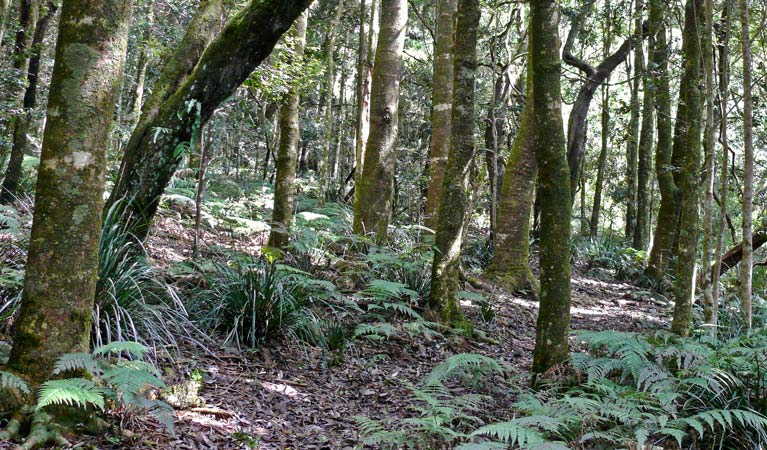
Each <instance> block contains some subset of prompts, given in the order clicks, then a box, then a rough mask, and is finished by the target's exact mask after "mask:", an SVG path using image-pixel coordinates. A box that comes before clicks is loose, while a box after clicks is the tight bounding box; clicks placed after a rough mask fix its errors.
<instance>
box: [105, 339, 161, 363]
mask: <svg viewBox="0 0 767 450" xmlns="http://www.w3.org/2000/svg"><path fill="white" fill-rule="evenodd" d="M148 351H149V348H147V347H146V346H145V345H143V344H139V343H138V342H133V341H114V342H110V343H109V344H106V345H102V346H101V347H97V348H95V349H94V350H93V354H94V355H107V354H109V353H117V354H119V353H123V352H125V353H129V354H130V355H133V356H134V357H136V358H139V359H141V358H143V357H144V355H145V354H146V353H147V352H148Z"/></svg>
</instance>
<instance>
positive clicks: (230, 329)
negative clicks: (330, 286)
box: [194, 257, 317, 348]
mask: <svg viewBox="0 0 767 450" xmlns="http://www.w3.org/2000/svg"><path fill="white" fill-rule="evenodd" d="M298 278H300V277H299V276H298V274H297V272H296V271H287V270H281V266H280V265H278V264H275V263H273V262H269V261H268V260H267V259H265V258H259V259H256V258H252V257H247V258H241V259H233V260H230V261H229V262H228V263H222V264H217V265H216V266H215V268H214V270H213V272H212V273H210V274H209V275H208V286H209V288H208V289H205V290H202V291H200V292H198V293H197V294H196V295H195V298H194V311H195V314H196V315H197V316H198V318H199V320H200V322H201V323H202V325H203V326H204V327H205V328H206V329H210V330H213V331H216V332H221V333H223V335H224V336H225V339H226V341H227V342H228V343H230V344H233V345H236V346H238V347H249V348H254V347H258V346H259V345H261V344H262V343H263V342H265V341H266V340H268V339H270V338H274V337H276V336H278V335H282V334H292V335H294V336H297V335H296V333H299V334H301V333H304V331H297V330H301V329H305V328H306V327H307V326H309V324H310V323H312V322H315V321H316V320H317V319H316V317H315V316H314V314H313V313H312V312H311V310H310V309H309V308H308V307H307V306H308V304H307V301H308V299H307V298H306V297H299V296H296V295H295V292H296V288H297V286H298V285H299V282H297V281H296V280H297V279H298ZM308 333H309V332H306V333H305V334H304V335H307V334H308Z"/></svg>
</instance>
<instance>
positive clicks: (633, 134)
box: [626, 0, 642, 240]
mask: <svg viewBox="0 0 767 450" xmlns="http://www.w3.org/2000/svg"><path fill="white" fill-rule="evenodd" d="M634 15H635V16H636V17H637V18H636V20H635V22H634V27H635V29H636V30H635V31H637V32H639V31H641V28H639V27H641V23H642V19H641V17H642V0H636V7H635V9H634ZM637 56H638V55H637V54H636V53H635V54H634V65H633V66H632V67H631V69H633V71H631V70H627V71H626V72H627V74H628V76H629V89H630V90H631V100H630V103H629V111H630V112H629V123H628V135H627V139H626V239H627V240H631V239H633V237H634V229H635V228H636V220H637V218H636V217H637V211H636V210H637V172H638V165H639V77H640V76H641V72H640V71H639V61H638V59H637ZM632 77H633V80H632Z"/></svg>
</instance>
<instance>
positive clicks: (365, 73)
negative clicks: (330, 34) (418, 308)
mask: <svg viewBox="0 0 767 450" xmlns="http://www.w3.org/2000/svg"><path fill="white" fill-rule="evenodd" d="M378 6H379V2H378V0H371V2H370V17H369V19H368V20H367V21H366V22H367V23H368V24H369V26H368V29H367V33H365V34H366V36H365V37H366V39H367V42H366V44H365V62H364V67H362V68H361V69H362V70H361V73H360V74H359V75H358V80H357V83H358V88H357V89H358V91H359V95H360V97H359V99H358V110H357V124H356V125H357V126H356V128H357V139H356V143H355V151H354V159H355V169H354V185H355V191H354V193H355V198H356V194H357V190H356V185H357V183H359V180H360V178H361V177H362V171H363V169H364V167H363V166H364V164H365V148H367V143H368V136H369V135H370V85H371V84H372V82H373V64H374V62H375V53H376V48H377V45H378V10H379V7H378Z"/></svg>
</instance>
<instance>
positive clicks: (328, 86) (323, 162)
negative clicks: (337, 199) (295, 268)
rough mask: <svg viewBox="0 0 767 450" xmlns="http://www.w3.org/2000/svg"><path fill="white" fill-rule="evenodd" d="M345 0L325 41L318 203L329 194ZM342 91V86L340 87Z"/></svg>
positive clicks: (332, 21)
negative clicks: (339, 32) (338, 40)
mask: <svg viewBox="0 0 767 450" xmlns="http://www.w3.org/2000/svg"><path fill="white" fill-rule="evenodd" d="M345 3H346V1H345V0H338V5H337V6H336V10H335V14H334V15H333V20H331V22H330V25H329V28H328V31H327V37H326V39H325V58H326V59H325V70H326V72H325V139H324V141H325V142H324V146H323V147H322V157H321V158H320V201H324V200H325V198H326V196H327V195H328V192H331V189H330V182H331V171H330V162H331V155H332V149H333V93H334V92H333V91H334V89H333V88H334V86H335V80H336V70H335V69H336V61H335V51H336V32H337V30H338V25H339V24H340V23H341V17H342V16H343V13H344V4H345ZM342 89H343V86H342Z"/></svg>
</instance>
